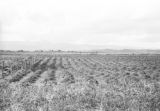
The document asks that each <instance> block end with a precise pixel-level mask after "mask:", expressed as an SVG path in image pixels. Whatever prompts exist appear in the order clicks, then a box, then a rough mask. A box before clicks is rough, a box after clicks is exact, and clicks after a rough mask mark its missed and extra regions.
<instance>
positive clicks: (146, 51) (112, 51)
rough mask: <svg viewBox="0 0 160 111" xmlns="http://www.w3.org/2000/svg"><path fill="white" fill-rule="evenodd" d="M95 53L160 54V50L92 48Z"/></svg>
mask: <svg viewBox="0 0 160 111" xmlns="http://www.w3.org/2000/svg"><path fill="white" fill-rule="evenodd" d="M90 52H93V53H106V54H160V50H150V49H122V50H114V49H101V50H92V51H90Z"/></svg>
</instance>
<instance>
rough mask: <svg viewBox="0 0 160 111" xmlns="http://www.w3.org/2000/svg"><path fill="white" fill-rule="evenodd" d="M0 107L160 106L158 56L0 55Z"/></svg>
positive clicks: (74, 110)
mask: <svg viewBox="0 0 160 111" xmlns="http://www.w3.org/2000/svg"><path fill="white" fill-rule="evenodd" d="M0 111H160V55H158V54H157V55H156V54H150V55H147V54H139V55H138V54H137V55H136V54H130V55H129V54H107V55H105V54H103V55H100V54H40V53H37V54H33V53H32V54H29V53H28V54H23V53H20V54H17V53H14V54H9V53H7V54H3V55H0Z"/></svg>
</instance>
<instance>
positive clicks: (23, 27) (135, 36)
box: [0, 0, 160, 48]
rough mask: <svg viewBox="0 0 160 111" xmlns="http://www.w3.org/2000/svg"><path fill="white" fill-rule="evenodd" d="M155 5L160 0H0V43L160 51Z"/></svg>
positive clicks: (159, 22)
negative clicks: (112, 47) (140, 48)
mask: <svg viewBox="0 0 160 111" xmlns="http://www.w3.org/2000/svg"><path fill="white" fill-rule="evenodd" d="M159 4H160V1H159V0H121V1H120V0H112V1H111V0H79V1H75V0H67V1H66V0H45V1H43V0H27V1H26V0H14V1H13V0H5V1H3V0H2V1H0V23H1V36H0V41H30V42H32V41H33V42H34V41H39V42H41V41H42V42H45V41H46V43H44V44H46V46H45V47H49V46H47V42H52V43H53V44H57V43H59V44H63V43H66V44H77V45H79V44H80V45H87V44H88V45H94V46H97V45H98V46H100V45H101V46H106V47H108V44H109V45H114V46H116V47H120V46H123V47H124V48H125V47H136V48H137V47H143V48H160V47H159V45H158V44H159V43H160V39H159V35H160V31H159V29H160V7H159ZM155 43H156V44H155ZM155 45H156V46H155ZM35 47H38V46H35ZM33 48H34V47H33Z"/></svg>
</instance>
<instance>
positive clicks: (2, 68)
mask: <svg viewBox="0 0 160 111" xmlns="http://www.w3.org/2000/svg"><path fill="white" fill-rule="evenodd" d="M4 65H5V64H4V61H2V78H4V77H3V72H4Z"/></svg>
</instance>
